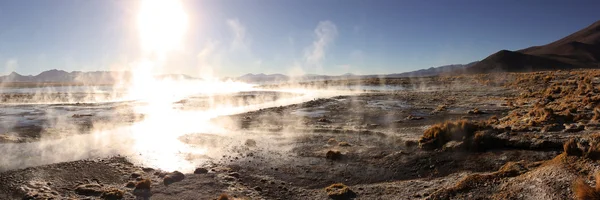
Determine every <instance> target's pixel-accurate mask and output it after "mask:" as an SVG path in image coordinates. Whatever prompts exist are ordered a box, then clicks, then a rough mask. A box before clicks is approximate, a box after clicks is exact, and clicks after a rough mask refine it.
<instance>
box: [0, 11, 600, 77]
mask: <svg viewBox="0 0 600 200" xmlns="http://www.w3.org/2000/svg"><path fill="white" fill-rule="evenodd" d="M181 3H182V7H183V10H184V12H185V16H187V18H186V19H187V28H186V31H185V33H184V34H183V36H182V39H181V45H180V46H179V47H178V48H177V49H173V50H170V51H169V52H168V53H167V54H166V56H165V58H164V66H165V67H164V69H163V71H161V72H160V73H169V74H180V73H181V74H188V75H192V76H196V77H202V76H203V74H206V73H210V74H213V75H215V76H220V77H225V76H229V77H235V76H240V75H243V74H246V73H267V74H271V73H282V74H287V75H300V74H327V75H341V74H344V73H354V74H388V73H400V72H407V71H414V70H418V69H423V68H429V67H437V66H442V65H448V64H465V63H470V62H472V61H477V60H481V59H484V58H485V57H487V56H488V55H490V54H493V53H495V52H497V51H499V50H502V49H507V50H519V49H523V48H526V47H529V46H534V45H543V44H547V43H550V42H552V41H555V40H557V39H560V38H562V37H564V36H567V35H568V34H570V33H573V32H575V31H577V30H580V29H583V28H585V27H586V26H588V25H590V24H592V23H594V22H595V21H598V20H600V12H598V9H599V8H600V1H597V0H589V1H588V0H573V1H564V0H528V1H522V0H521V1H517V0H505V1H481V0H435V1H433V0H370V1H367V0H360V1H359V0H302V1H300V0H294V1H292V0H205V1H202V0H182V1H181ZM139 10H140V2H139V1H135V0H53V1H40V0H14V1H11V0H2V1H0V66H1V68H0V75H2V74H8V73H10V72H12V71H15V72H17V73H20V74H24V75H36V74H39V73H40V72H42V71H46V70H49V69H61V70H65V71H98V70H128V69H130V68H131V66H132V65H135V63H138V62H140V60H141V59H142V58H143V57H144V53H143V50H142V47H141V46H142V45H141V42H140V34H139V30H140V29H139V26H138V25H137V24H136V22H137V21H136V20H137V17H138V13H139Z"/></svg>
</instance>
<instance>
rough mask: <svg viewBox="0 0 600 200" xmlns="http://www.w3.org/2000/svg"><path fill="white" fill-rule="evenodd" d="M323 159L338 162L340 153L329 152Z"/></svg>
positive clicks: (340, 156)
mask: <svg viewBox="0 0 600 200" xmlns="http://www.w3.org/2000/svg"><path fill="white" fill-rule="evenodd" d="M325 158H327V159H329V160H339V159H341V158H342V153H341V152H340V151H336V150H329V151H327V153H326V154H325Z"/></svg>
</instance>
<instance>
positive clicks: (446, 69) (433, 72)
mask: <svg viewBox="0 0 600 200" xmlns="http://www.w3.org/2000/svg"><path fill="white" fill-rule="evenodd" d="M477 63H478V61H475V62H471V63H468V64H454V65H444V66H439V67H431V68H428V69H420V70H416V71H412V72H404V73H399V74H388V75H385V77H390V78H399V77H423V76H437V75H440V74H446V73H452V72H462V71H464V70H465V68H467V67H470V66H473V65H475V64H477Z"/></svg>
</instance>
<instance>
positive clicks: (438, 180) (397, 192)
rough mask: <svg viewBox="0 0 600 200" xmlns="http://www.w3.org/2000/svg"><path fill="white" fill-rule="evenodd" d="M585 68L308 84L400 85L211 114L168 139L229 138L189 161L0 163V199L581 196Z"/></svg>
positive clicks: (592, 111)
mask: <svg viewBox="0 0 600 200" xmlns="http://www.w3.org/2000/svg"><path fill="white" fill-rule="evenodd" d="M599 77H600V71H595V70H581V71H554V72H537V73H521V74H494V75H465V76H455V77H434V78H423V79H390V80H387V79H384V80H370V79H369V80H360V81H329V82H318V83H310V84H312V86H315V87H321V88H325V87H329V86H332V85H352V84H362V85H381V84H384V85H396V86H402V87H404V88H406V90H391V91H366V92H365V93H361V94H357V95H348V96H337V97H333V98H324V99H314V100H312V101H308V102H304V103H301V104H294V105H289V106H282V107H272V108H266V109H261V110H257V111H253V112H247V113H242V114H238V115H233V116H223V117H219V118H216V119H213V122H214V123H216V124H222V125H223V126H224V127H225V128H226V129H227V130H229V131H231V132H234V133H236V134H231V135H210V134H207V135H202V134H199V135H198V134H196V135H186V136H182V137H181V138H180V139H181V140H182V141H183V142H185V143H188V144H191V145H194V144H198V143H219V142H222V141H241V142H238V143H235V142H234V144H233V145H231V146H228V147H227V148H228V150H227V151H226V153H224V154H223V156H222V157H219V158H215V159H210V160H209V161H207V162H205V163H204V164H202V165H199V166H198V169H197V170H196V171H195V172H186V173H180V172H164V171H161V170H159V169H151V168H146V167H147V166H139V165H137V164H132V163H130V162H129V161H128V158H124V157H112V158H103V159H91V160H80V161H74V162H67V163H58V164H51V165H45V166H38V167H30V168H26V169H17V170H12V171H6V172H2V173H0V199H22V198H25V199H86V198H87V199H120V198H123V199H573V198H577V197H581V198H580V199H585V197H586V196H585V195H583V193H585V192H583V193H582V192H581V191H582V189H581V188H585V187H586V186H587V187H590V186H589V185H596V183H594V182H593V181H592V180H594V178H595V177H596V172H597V171H598V167H599V163H598V162H597V161H596V160H597V159H599V158H600V137H598V135H597V134H595V133H596V132H597V131H596V130H597V127H598V124H599V123H598V120H599V119H600V109H599V108H597V106H599V105H600V79H598V78H599ZM307 84H309V83H307ZM269 87H281V86H269ZM184 103H186V102H184ZM240 138H242V139H240ZM576 180H579V182H581V183H583V184H579V185H578V184H574V182H575V181H576ZM574 190H575V192H574ZM586 191H587V192H588V193H593V192H595V189H593V188H589V190H586Z"/></svg>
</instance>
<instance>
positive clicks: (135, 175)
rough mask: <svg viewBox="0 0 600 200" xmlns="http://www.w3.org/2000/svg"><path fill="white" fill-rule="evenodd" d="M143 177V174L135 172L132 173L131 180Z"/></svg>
mask: <svg viewBox="0 0 600 200" xmlns="http://www.w3.org/2000/svg"><path fill="white" fill-rule="evenodd" d="M141 176H142V173H140V172H133V173H131V178H138V177H141Z"/></svg>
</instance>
